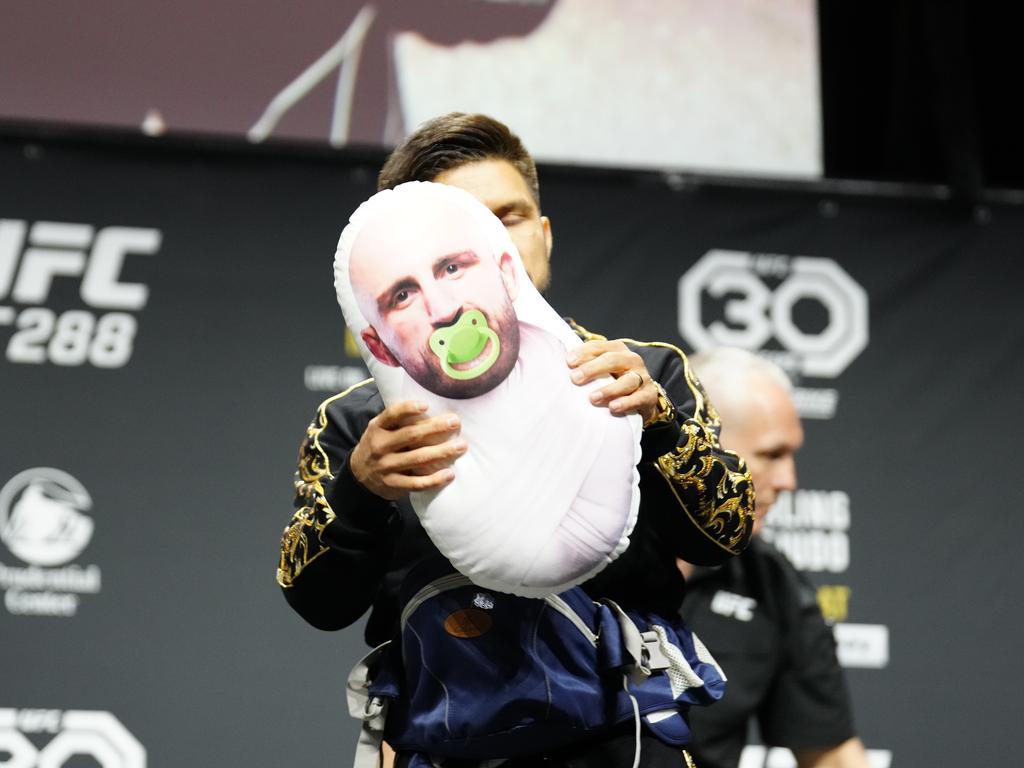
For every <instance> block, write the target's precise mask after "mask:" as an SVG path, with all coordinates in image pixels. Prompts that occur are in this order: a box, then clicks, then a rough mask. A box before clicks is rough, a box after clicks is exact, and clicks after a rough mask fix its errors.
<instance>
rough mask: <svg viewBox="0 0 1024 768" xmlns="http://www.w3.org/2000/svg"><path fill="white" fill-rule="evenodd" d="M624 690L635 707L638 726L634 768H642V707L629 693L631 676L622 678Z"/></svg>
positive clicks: (634, 747) (634, 750)
mask: <svg viewBox="0 0 1024 768" xmlns="http://www.w3.org/2000/svg"><path fill="white" fill-rule="evenodd" d="M622 690H624V691H625V692H626V695H627V696H629V702H630V703H631V704H632V705H633V722H634V723H635V724H636V741H635V742H634V746H633V768H640V705H639V704H637V701H636V697H635V696H633V694H632V693H630V692H629V676H628V675H623V676H622Z"/></svg>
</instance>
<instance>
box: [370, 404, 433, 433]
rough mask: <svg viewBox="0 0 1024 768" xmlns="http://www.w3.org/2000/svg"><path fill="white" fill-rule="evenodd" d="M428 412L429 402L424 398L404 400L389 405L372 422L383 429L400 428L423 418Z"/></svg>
mask: <svg viewBox="0 0 1024 768" xmlns="http://www.w3.org/2000/svg"><path fill="white" fill-rule="evenodd" d="M426 412H427V404H426V403H424V402H423V401H422V400H403V401H402V402H400V403H395V404H394V405H389V406H388V407H387V408H385V409H384V410H383V411H381V412H380V413H378V414H377V415H376V416H374V417H373V419H371V420H370V423H371V424H373V425H375V426H378V427H380V428H381V429H398V428H399V427H403V426H405V425H406V424H411V423H413V422H415V421H418V420H419V419H422V418H423V414H425V413H426Z"/></svg>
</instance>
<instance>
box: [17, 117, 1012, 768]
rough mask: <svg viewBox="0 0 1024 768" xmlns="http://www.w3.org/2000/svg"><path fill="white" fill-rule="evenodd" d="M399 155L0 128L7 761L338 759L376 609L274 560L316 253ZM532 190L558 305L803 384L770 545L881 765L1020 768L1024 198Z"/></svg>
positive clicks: (330, 350) (330, 304) (697, 189)
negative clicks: (778, 367) (309, 589)
mask: <svg viewBox="0 0 1024 768" xmlns="http://www.w3.org/2000/svg"><path fill="white" fill-rule="evenodd" d="M380 159H381V158H380V157H378V156H376V155H374V156H364V157H360V156H356V155H351V154H349V155H345V154H325V153H305V152H301V151H296V152H292V153H285V152H284V150H280V149H279V150H277V151H276V152H274V153H271V152H261V151H255V150H249V149H246V150H240V149H238V148H233V147H228V146H225V147H219V148H213V149H211V148H209V147H207V148H202V147H194V146H193V147H174V146H170V145H167V144H157V143H154V144H147V143H136V144H134V145H132V146H123V145H122V146H117V145H115V144H113V143H110V144H105V143H102V142H91V143H90V142H73V141H62V140H56V139H39V138H36V139H32V140H26V139H24V138H18V137H7V138H5V139H3V140H2V141H0V393H2V397H0V424H2V432H0V591H2V592H3V606H2V607H0V637H2V638H3V645H2V653H0V669H2V674H0V680H2V683H0V758H2V757H4V755H5V754H6V761H7V762H6V763H3V764H7V765H17V766H19V767H20V766H36V765H67V766H80V765H94V764H99V765H103V766H105V767H110V766H125V767H126V768H135V767H136V766H143V765H153V766H165V765H177V764H181V763H184V762H186V761H187V762H189V763H191V764H195V765H252V766H263V765H266V766H269V765H276V764H282V763H284V762H287V763H289V764H295V763H303V762H304V763H308V764H327V763H330V762H335V763H336V764H339V765H344V764H347V763H348V761H349V760H350V759H351V752H352V747H353V743H354V734H355V731H356V728H355V724H354V723H353V722H352V721H349V720H348V717H347V714H346V712H345V706H344V693H343V683H344V678H345V675H346V673H347V670H348V668H349V666H350V665H351V664H352V663H353V662H354V661H355V660H356V659H357V658H358V657H359V656H360V655H362V653H363V652H364V646H363V643H362V639H361V628H359V627H354V628H351V629H349V630H346V631H344V632H340V633H334V634H328V633H320V632H317V631H316V630H313V629H312V628H309V627H307V626H306V625H304V624H303V623H302V622H301V620H299V619H298V618H297V617H296V616H294V615H293V614H292V613H291V612H290V611H289V609H288V608H287V606H286V605H285V603H284V600H283V599H282V598H281V596H280V595H279V594H278V590H277V587H276V585H275V584H274V568H275V565H276V550H277V536H278V534H279V531H280V530H281V528H282V527H283V526H284V524H285V523H286V521H287V519H288V517H289V515H290V497H291V472H292V467H293V462H294V457H295V453H296V450H297V447H298V443H299V440H300V439H301V437H302V434H303V430H304V427H305V425H306V423H307V422H308V420H309V419H310V418H311V416H312V413H313V410H314V408H315V406H316V404H317V403H318V402H319V401H320V400H321V399H323V398H324V397H326V396H328V395H329V394H331V393H332V392H333V391H334V390H336V389H337V388H340V387H342V386H344V385H345V384H346V383H348V382H350V381H352V380H353V379H355V378H358V377H360V376H361V375H362V371H361V363H360V361H359V360H358V358H354V357H352V356H351V355H350V354H349V352H347V351H346V348H345V340H344V329H343V326H342V322H341V315H340V311H339V310H338V308H337V306H336V304H335V300H334V296H333V288H332V285H331V281H332V274H331V262H332V258H333V251H334V246H335V243H336V240H337V236H338V234H339V232H340V230H341V228H342V226H343V224H344V222H345V220H346V218H347V216H348V214H349V213H350V212H351V210H352V209H353V208H354V207H355V206H356V205H357V204H358V203H359V202H360V201H361V200H363V199H364V198H365V197H366V196H368V195H369V194H370V192H371V191H372V189H373V183H374V174H375V170H376V167H377V165H378V164H379V162H380ZM542 178H543V181H544V207H545V210H546V212H547V213H548V214H549V215H551V216H552V218H553V220H554V228H555V232H556V249H555V255H554V274H555V281H554V284H553V287H552V290H551V292H550V300H551V302H552V304H553V305H554V306H555V307H557V308H558V309H559V310H560V311H562V312H563V313H564V314H567V315H571V316H574V317H575V318H577V319H578V320H579V321H580V322H582V323H584V324H585V325H587V326H588V327H590V328H592V329H594V330H599V331H601V332H604V333H607V334H609V335H616V336H617V335H630V336H633V337H636V338H648V339H663V340H668V341H673V342H675V343H678V344H680V345H681V346H683V347H684V348H685V349H693V348H694V347H697V346H701V345H704V344H708V343H720V342H723V341H727V342H729V343H735V344H742V345H746V346H750V347H752V348H757V349H764V350H766V351H768V352H769V353H771V354H772V355H774V356H775V357H776V358H777V359H779V360H780V362H782V363H783V364H785V365H786V366H787V367H789V368H790V369H791V370H792V371H793V372H794V374H796V376H797V383H798V387H799V389H798V396H799V398H800V402H801V407H802V409H803V410H804V413H805V415H806V416H807V418H806V420H805V426H806V430H807V441H806V447H805V449H804V452H803V454H802V455H801V458H800V474H801V485H802V488H803V489H804V490H803V491H802V492H800V493H798V494H796V495H795V496H793V497H792V498H791V499H789V500H788V501H787V502H786V504H785V505H783V507H781V508H780V509H779V510H777V514H776V515H775V518H776V519H775V521H774V524H773V526H772V528H771V530H770V534H771V535H772V536H774V537H775V540H776V541H777V542H778V544H779V546H781V547H783V548H784V549H786V551H787V552H789V553H790V554H791V556H792V557H793V558H794V559H795V560H797V561H798V563H799V564H801V565H802V566H803V567H805V568H807V569H808V571H809V572H810V573H811V575H812V578H814V579H815V580H816V582H817V583H818V584H819V585H820V587H821V591H820V593H819V594H820V597H821V600H822V605H823V607H824V608H825V610H826V612H827V613H828V614H829V616H830V617H831V618H832V619H834V620H836V621H837V622H838V626H839V629H838V634H839V638H840V647H841V650H842V652H843V658H844V661H845V663H847V664H848V666H849V667H850V670H849V677H850V681H851V686H852V689H853V694H854V698H855V706H856V712H857V719H858V723H859V726H860V730H861V733H862V734H863V737H864V740H865V742H866V743H867V745H868V747H869V748H870V749H872V750H873V753H872V758H873V760H874V762H875V764H876V765H887V764H892V765H898V766H904V765H911V766H912V765H927V764H939V763H942V764H945V763H949V762H958V761H966V760H968V759H969V760H970V761H971V763H972V764H977V765H1001V764H1005V765H1008V764H1010V763H1009V762H1007V758H1005V757H1004V756H1005V755H1006V754H1007V753H1008V751H1007V749H1006V745H1007V744H1009V743H1010V742H1011V738H1010V736H1009V735H1008V734H1012V733H1013V728H1014V727H1015V725H1016V720H1017V717H1016V715H1015V713H1016V711H1017V707H1016V701H1015V698H1014V696H1013V694H1014V691H1013V688H1012V686H1011V685H1010V684H1008V683H1010V682H1011V680H1012V677H1013V674H1012V671H1013V670H1015V669H1017V667H1018V665H1017V664H1016V663H1015V658H1016V657H1015V651H1016V649H1017V647H1018V646H1019V644H1020V641H1021V639H1022V638H1021V631H1020V622H1019V620H1018V618H1017V616H1016V612H1017V607H1018V606H1019V605H1021V603H1022V597H1024V590H1022V587H1021V583H1020V579H1019V577H1018V574H1019V568H1017V567H1016V561H1017V559H1018V556H1017V554H1016V549H1017V547H1018V546H1019V543H1020V541H1021V539H1022V533H1024V530H1022V528H1024V525H1022V523H1021V516H1020V515H1019V513H1018V509H1019V507H1020V505H1021V502H1022V501H1024V499H1022V492H1021V489H1020V477H1021V472H1020V469H1019V468H1018V466H1017V461H1016V450H1015V449H1016V444H1015V438H1016V435H1017V434H1018V432H1019V431H1020V428H1021V426H1022V423H1021V422H1022V418H1021V399H1020V391H1021V387H1022V384H1024V370H1022V363H1021V357H1022V354H1024V314H1022V312H1021V309H1020V306H1019V298H1018V297H1019V289H1018V284H1019V281H1020V278H1021V276H1022V270H1021V268H1020V267H1019V265H1018V262H1019V261H1020V258H1021V255H1022V254H1021V249H1022V246H1021V243H1022V242H1024V211H1022V210H1021V209H1019V208H1013V207H994V208H989V209H985V210H983V211H976V212H974V215H973V216H968V215H967V214H965V213H964V212H962V211H958V210H954V209H952V208H950V207H948V206H947V205H945V204H942V203H940V202H937V201H920V200H918V201H914V200H909V199H896V198H891V199H885V198H877V197H876V198H870V197H860V196H851V195H842V194H839V193H835V192H829V191H827V190H826V191H823V189H822V188H820V187H819V188H817V189H810V188H802V189H797V188H792V187H790V188H784V187H779V186H772V185H764V186H763V187H761V188H753V187H750V188H742V187H739V186H736V185H735V184H734V185H732V186H723V185H715V184H710V183H704V184H697V183H693V182H692V181H687V180H685V179H679V178H668V179H665V178H662V177H660V176H657V175H651V174H646V175H631V174H618V175H611V174H608V173H591V172H587V171H584V170H582V169H569V168H547V169H542ZM339 588H340V589H343V588H344V585H339ZM774 759H775V757H773V756H770V755H769V756H767V757H766V756H765V755H764V754H762V753H761V752H758V751H757V750H756V749H754V750H752V751H751V752H750V753H748V756H747V760H748V762H745V763H744V765H745V766H747V765H758V766H760V765H764V764H765V761H766V760H767V761H768V763H767V764H769V765H776V764H784V762H783V763H775V762H772V761H773V760H774ZM782 759H783V760H784V758H782ZM90 761H91V762H90Z"/></svg>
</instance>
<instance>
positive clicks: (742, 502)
mask: <svg viewBox="0 0 1024 768" xmlns="http://www.w3.org/2000/svg"><path fill="white" fill-rule="evenodd" d="M682 431H683V434H684V435H685V437H686V441H685V443H684V444H682V445H680V446H677V447H676V449H675V450H674V451H671V452H669V453H666V454H665V455H664V456H661V457H659V458H658V462H657V464H658V471H659V472H660V473H661V475H662V477H664V478H665V480H666V482H668V484H669V487H670V488H671V489H672V493H673V494H674V495H675V497H676V499H677V501H678V502H679V505H680V506H681V507H682V508H683V510H685V512H686V514H687V515H689V517H690V519H691V520H692V521H693V522H694V524H695V525H696V526H697V527H698V528H699V529H700V530H701V531H702V532H703V533H704V534H705V535H706V536H707V537H708V538H710V539H711V540H712V541H714V542H715V543H716V544H718V545H719V546H720V547H722V548H723V549H725V550H726V551H728V552H729V553H731V554H734V555H735V554H739V553H740V551H742V548H743V545H744V542H745V541H746V540H747V537H748V536H747V532H748V528H749V526H750V524H751V522H752V521H751V520H750V515H751V514H752V512H753V509H754V489H753V485H752V484H751V482H750V475H749V474H747V473H746V471H736V470H733V469H731V468H730V467H729V465H728V464H727V463H726V462H725V460H724V459H723V458H722V457H721V456H720V455H719V454H718V453H716V451H715V449H716V448H717V441H716V440H714V439H713V438H712V437H710V436H709V435H710V434H713V433H709V432H708V431H707V430H706V429H705V428H704V427H702V426H701V425H700V424H697V423H695V422H693V421H687V422H686V423H684V424H683V425H682ZM720 450H721V449H719V451H720ZM733 455H734V454H733ZM738 466H739V469H740V470H744V469H745V468H744V465H743V463H742V461H740V462H738ZM712 489H713V490H712Z"/></svg>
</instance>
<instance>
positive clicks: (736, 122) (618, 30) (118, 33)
mask: <svg viewBox="0 0 1024 768" xmlns="http://www.w3.org/2000/svg"><path fill="white" fill-rule="evenodd" d="M818 82H819V73H818V53H817V20H816V10H815V4H814V2H813V1H812V0H784V1H782V2H775V3H767V4H766V3H760V4H754V3H748V2H744V3H709V2H702V1H701V0H647V1H646V2H642V3H630V4H625V3H621V2H617V0H430V2H417V3H407V2H405V3H403V2H376V3H372V4H371V3H364V2H362V1H361V0H338V1H337V2H328V1H327V0H311V1H310V2H307V3H301V4H299V5H294V4H272V3H271V4H266V3H264V4H260V5H259V6H258V7H250V6H249V5H248V4H243V3H237V2H235V3H215V4H210V3H203V2H200V1H199V0H181V2H178V3H174V4H173V5H167V4H165V3H158V2H155V1H154V0H145V1H144V2H139V3H132V4H127V5H126V4H124V3H117V2H114V0H97V2H93V3H89V4H88V5H78V4H72V3H67V2H57V3H33V2H29V1H28V0H11V2H8V3H6V4H5V23H4V24H2V25H0V119H18V120H30V121H59V122H70V123H76V124H89V125H103V126H117V127H121V128H124V127H128V128H139V129H142V130H145V131H146V132H149V133H154V134H159V133H163V132H165V131H170V132H187V133H204V134H222V135H223V134H226V135H235V136H241V135H248V136H249V138H250V139H252V140H253V141H266V140H274V139H292V140H295V139H298V140H312V141H318V142H330V143H332V144H334V145H336V146H340V145H345V144H360V145H371V146H387V145H391V144H394V143H395V142H396V141H397V140H398V139H399V138H400V137H401V136H403V135H404V134H405V133H407V132H408V131H409V130H411V129H412V128H413V127H415V126H416V125H418V124H420V123H421V122H423V121H424V120H426V119H428V118H430V117H433V116H435V115H437V114H440V113H443V112H448V111H451V110H460V111H470V112H472V111H481V112H486V113H488V114H492V115H494V116H496V117H498V118H501V119H503V120H505V121H507V122H509V123H510V124H511V125H514V126H516V128H517V130H518V132H519V133H520V134H521V136H522V138H523V139H524V140H525V142H526V144H527V146H529V147H530V148H531V150H532V152H533V153H534V154H535V155H536V156H537V158H538V159H541V160H547V161H555V162H568V163H581V164H592V165H602V166H627V167H649V168H670V169H680V170H697V171H705V172H715V173H719V172H721V173H738V174H745V175H750V174H768V175H776V176H778V175H786V176H804V177H816V176H820V175H821V172H822V161H821V154H822V153H821V116H820V114H821V107H820V98H819V86H818Z"/></svg>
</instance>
